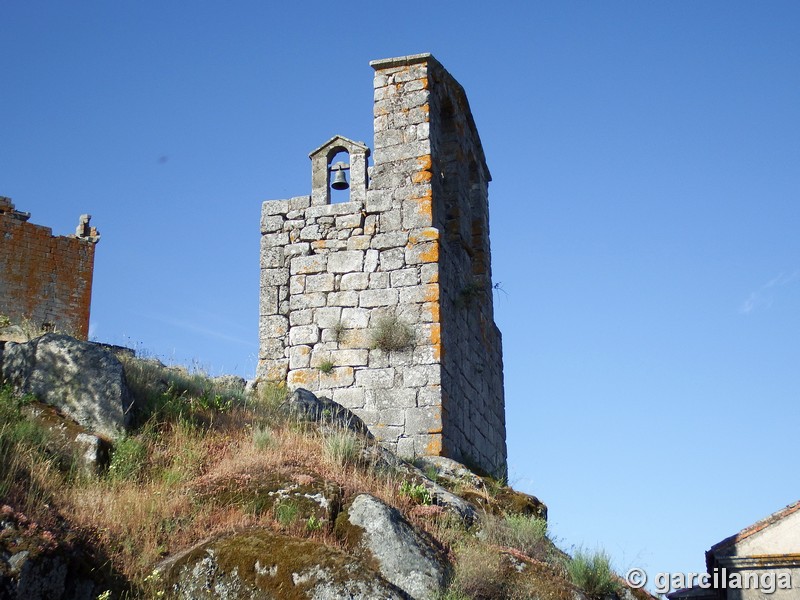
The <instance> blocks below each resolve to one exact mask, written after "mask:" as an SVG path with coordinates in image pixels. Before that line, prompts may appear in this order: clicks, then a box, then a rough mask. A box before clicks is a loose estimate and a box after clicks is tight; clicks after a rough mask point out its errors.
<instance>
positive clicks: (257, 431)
mask: <svg viewBox="0 0 800 600" xmlns="http://www.w3.org/2000/svg"><path fill="white" fill-rule="evenodd" d="M274 442H275V439H274V437H273V435H272V430H271V429H270V428H269V427H266V426H264V425H256V426H255V427H253V445H254V446H255V447H256V448H257V449H258V450H266V449H267V448H269V447H270V446H272V445H273V443H274Z"/></svg>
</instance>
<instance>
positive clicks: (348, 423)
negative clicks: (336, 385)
mask: <svg viewBox="0 0 800 600" xmlns="http://www.w3.org/2000/svg"><path fill="white" fill-rule="evenodd" d="M282 406H283V410H284V411H285V412H287V413H288V414H290V415H292V416H294V417H295V418H297V419H299V420H301V421H314V422H317V423H322V424H329V425H334V426H336V427H342V428H344V429H350V430H351V431H354V432H356V433H359V434H361V435H364V436H366V437H368V438H372V434H371V433H370V432H369V429H368V428H367V426H366V424H364V421H362V420H361V418H360V417H359V416H358V415H356V414H355V413H354V412H352V411H351V410H350V409H348V408H345V407H344V406H342V405H341V404H339V403H338V402H334V401H333V400H330V399H328V398H325V397H324V396H322V397H319V398H318V397H317V396H315V395H314V394H313V393H312V392H309V391H308V390H307V389H305V388H297V389H296V390H295V391H294V392H292V393H291V394H290V395H289V397H288V398H287V399H286V401H285V402H284V403H283V405H282Z"/></svg>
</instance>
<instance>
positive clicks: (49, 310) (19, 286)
mask: <svg viewBox="0 0 800 600" xmlns="http://www.w3.org/2000/svg"><path fill="white" fill-rule="evenodd" d="M29 217H30V214H28V213H23V212H20V211H17V210H15V208H14V205H13V204H12V203H11V200H10V199H9V198H5V197H2V196H0V315H4V316H7V317H9V318H10V320H11V321H12V323H18V322H20V321H22V320H23V319H27V320H29V321H30V322H32V323H33V324H35V325H36V326H37V327H42V326H43V327H44V328H45V329H51V330H52V329H55V330H58V331H63V332H66V333H70V334H72V335H75V336H76V337H78V338H81V339H86V337H87V336H88V333H89V307H90V303H91V297H92V274H93V271H94V247H95V243H96V242H97V240H98V239H99V236H97V232H96V231H95V230H94V229H93V228H89V227H88V218H83V217H82V220H81V224H80V225H79V229H81V233H84V234H85V235H83V236H79V235H77V234H76V235H75V236H58V237H56V236H53V234H52V230H51V229H50V228H49V227H42V226H40V225H34V224H32V223H29V222H28V218H29ZM84 217H88V215H85V216H84ZM84 229H85V231H83V230H84Z"/></svg>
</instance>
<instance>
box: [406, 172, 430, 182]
mask: <svg viewBox="0 0 800 600" xmlns="http://www.w3.org/2000/svg"><path fill="white" fill-rule="evenodd" d="M431 179H433V174H432V173H431V172H430V171H417V172H416V173H414V174H413V175H412V176H411V181H412V182H414V183H425V182H426V181H430V180H431Z"/></svg>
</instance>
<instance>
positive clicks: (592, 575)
mask: <svg viewBox="0 0 800 600" xmlns="http://www.w3.org/2000/svg"><path fill="white" fill-rule="evenodd" d="M567 571H568V573H569V576H570V579H571V580H572V583H574V584H575V585H576V586H578V587H579V588H581V589H582V590H583V591H584V592H586V593H587V594H588V595H589V596H590V597H592V598H602V597H603V596H605V595H607V594H611V593H612V592H616V591H617V590H618V589H619V583H618V581H617V578H616V576H615V575H614V572H613V571H612V570H611V559H610V558H609V556H608V554H607V553H606V552H605V551H604V550H596V551H594V552H587V551H584V550H578V551H577V552H576V553H575V556H573V557H572V560H571V561H570V562H569V564H568V565H567Z"/></svg>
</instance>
